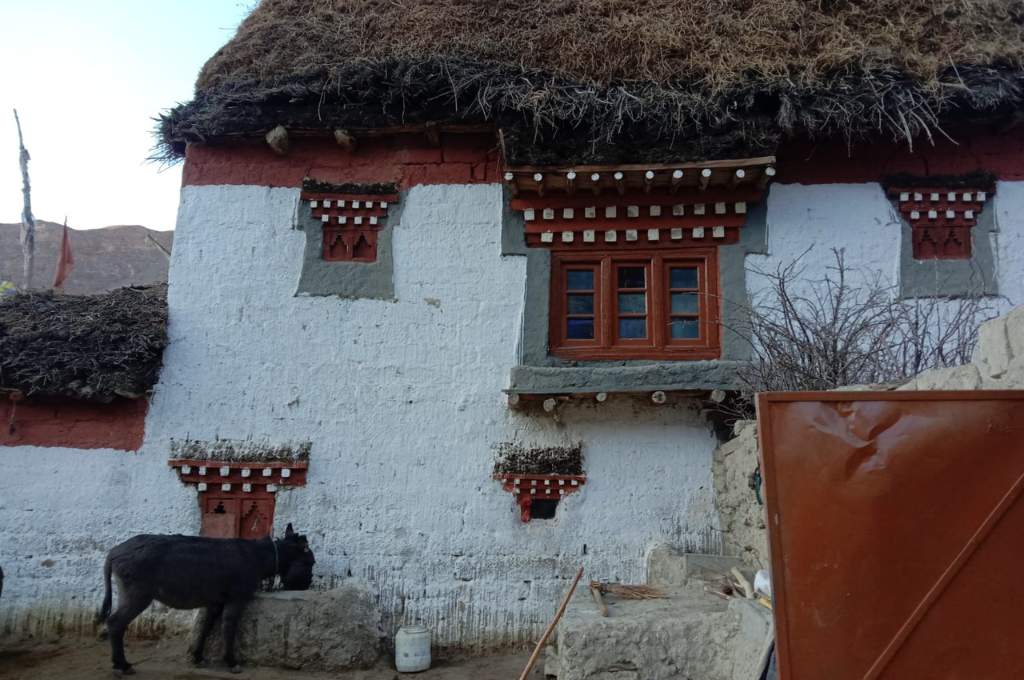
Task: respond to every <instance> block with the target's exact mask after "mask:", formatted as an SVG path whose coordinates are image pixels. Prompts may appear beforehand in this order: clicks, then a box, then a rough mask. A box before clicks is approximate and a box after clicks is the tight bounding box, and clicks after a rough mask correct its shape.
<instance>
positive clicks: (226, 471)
mask: <svg viewBox="0 0 1024 680" xmlns="http://www.w3.org/2000/svg"><path fill="white" fill-rule="evenodd" d="M230 474H231V468H229V467H228V466H227V465H224V466H221V468H220V476H221V477H227V476H228V475H230Z"/></svg>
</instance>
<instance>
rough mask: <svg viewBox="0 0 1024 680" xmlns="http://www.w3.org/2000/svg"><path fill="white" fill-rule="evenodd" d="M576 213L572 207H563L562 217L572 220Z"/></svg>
mask: <svg viewBox="0 0 1024 680" xmlns="http://www.w3.org/2000/svg"><path fill="white" fill-rule="evenodd" d="M575 215H576V213H575V211H574V210H573V209H572V208H563V209H562V219H566V220H571V219H572V218H573V217H575Z"/></svg>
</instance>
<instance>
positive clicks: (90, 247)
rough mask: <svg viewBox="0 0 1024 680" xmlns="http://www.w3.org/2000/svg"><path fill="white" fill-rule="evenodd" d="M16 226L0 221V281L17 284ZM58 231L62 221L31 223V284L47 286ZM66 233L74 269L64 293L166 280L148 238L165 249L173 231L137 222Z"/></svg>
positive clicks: (159, 254) (162, 259) (162, 258)
mask: <svg viewBox="0 0 1024 680" xmlns="http://www.w3.org/2000/svg"><path fill="white" fill-rule="evenodd" d="M20 229H21V225H20V224H0V281H3V280H7V281H11V282H13V283H14V284H16V285H18V286H19V287H20V286H21V285H22V275H21V270H22V255H21V243H20V242H19V241H18V234H19V231H20ZM62 229H63V225H60V224H56V223H54V222H46V221H39V222H37V223H36V260H35V267H34V269H33V278H34V280H33V284H34V287H35V288H49V287H50V285H51V284H52V283H53V275H54V272H55V270H56V268H57V256H58V254H59V252H60V240H61V231H62ZM70 231H71V252H72V253H74V256H75V268H74V269H73V270H72V272H71V276H69V277H68V280H67V283H66V284H65V286H64V292H65V293H72V294H75V295H88V294H92V293H102V292H103V291H106V290H111V289H113V288H120V287H122V286H133V285H144V284H149V283H161V282H165V281H167V267H168V264H169V263H168V258H167V256H166V255H165V254H164V253H163V251H161V250H160V248H159V247H158V246H157V245H156V243H153V240H155V241H156V242H157V243H159V244H160V245H162V246H163V247H164V248H166V249H167V250H168V251H169V250H170V249H171V246H172V245H173V242H174V232H173V231H154V230H153V229H147V228H146V227H143V226H140V225H137V224H133V225H121V226H112V227H103V228H102V229H81V230H79V229H74V228H71V229H70ZM150 239H153V240H150Z"/></svg>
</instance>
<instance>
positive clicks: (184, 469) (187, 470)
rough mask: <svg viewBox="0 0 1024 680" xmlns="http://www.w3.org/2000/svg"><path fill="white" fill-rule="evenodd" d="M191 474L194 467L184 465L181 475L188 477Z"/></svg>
mask: <svg viewBox="0 0 1024 680" xmlns="http://www.w3.org/2000/svg"><path fill="white" fill-rule="evenodd" d="M190 472H192V466H191V465H182V466H181V474H183V475H187V474H188V473H190Z"/></svg>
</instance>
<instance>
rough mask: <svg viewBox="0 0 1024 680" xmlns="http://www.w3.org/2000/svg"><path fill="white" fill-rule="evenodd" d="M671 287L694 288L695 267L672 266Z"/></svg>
mask: <svg viewBox="0 0 1024 680" xmlns="http://www.w3.org/2000/svg"><path fill="white" fill-rule="evenodd" d="M672 287H673V288H696V287H697V268H696V267H672Z"/></svg>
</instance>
